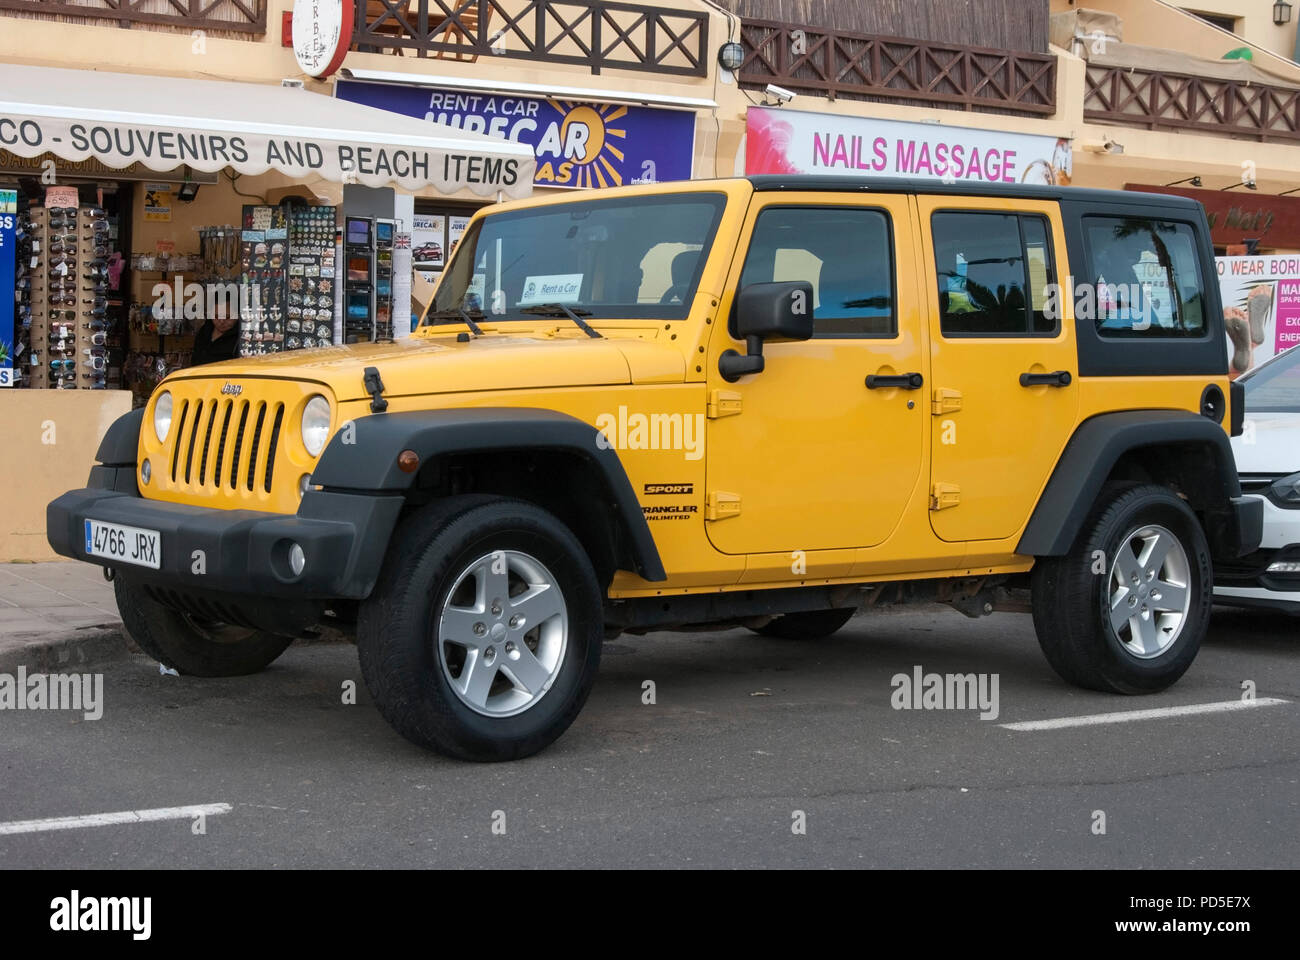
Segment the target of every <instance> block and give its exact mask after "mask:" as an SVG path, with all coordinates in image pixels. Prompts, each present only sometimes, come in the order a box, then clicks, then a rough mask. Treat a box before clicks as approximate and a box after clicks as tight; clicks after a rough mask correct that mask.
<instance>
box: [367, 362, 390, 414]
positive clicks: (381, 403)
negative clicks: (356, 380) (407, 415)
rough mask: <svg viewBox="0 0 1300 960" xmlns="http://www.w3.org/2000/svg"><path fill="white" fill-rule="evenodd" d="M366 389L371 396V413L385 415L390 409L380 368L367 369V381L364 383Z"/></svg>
mask: <svg viewBox="0 0 1300 960" xmlns="http://www.w3.org/2000/svg"><path fill="white" fill-rule="evenodd" d="M362 382H363V383H364V384H365V387H366V393H368V394H370V412H371V413H383V412H384V411H385V410H387V409H388V401H387V400H385V399H384V381H383V380H382V379H380V376H379V368H378V367H366V373H365V379H364V380H363V381H362Z"/></svg>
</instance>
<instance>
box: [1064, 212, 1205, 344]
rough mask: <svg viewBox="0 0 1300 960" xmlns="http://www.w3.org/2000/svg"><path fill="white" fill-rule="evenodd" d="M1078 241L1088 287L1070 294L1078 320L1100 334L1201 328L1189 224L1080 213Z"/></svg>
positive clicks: (1195, 332)
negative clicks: (1093, 324)
mask: <svg viewBox="0 0 1300 960" xmlns="http://www.w3.org/2000/svg"><path fill="white" fill-rule="evenodd" d="M1083 242H1084V247H1085V248H1086V250H1085V252H1086V253H1087V257H1088V265H1089V276H1088V278H1087V279H1088V281H1089V287H1090V289H1085V290H1083V291H1078V292H1076V294H1075V299H1076V305H1075V313H1076V314H1077V315H1078V317H1079V319H1080V320H1083V319H1093V320H1095V322H1096V325H1097V332H1098V333H1100V334H1101V335H1102V336H1103V337H1125V338H1127V337H1143V338H1156V337H1199V336H1201V335H1202V334H1204V333H1205V287H1204V278H1203V277H1202V276H1201V268H1200V257H1199V255H1198V254H1197V249H1196V234H1195V232H1194V231H1193V230H1192V227H1191V225H1190V224H1186V223H1174V222H1169V221H1164V220H1155V219H1151V218H1148V217H1100V216H1096V217H1094V216H1089V217H1084V218H1083ZM1089 294H1091V295H1092V296H1091V299H1092V300H1093V303H1091V304H1089V303H1088V302H1087V300H1088V298H1089ZM1080 297H1082V298H1083V302H1082V303H1079V302H1077V301H1079V299H1080ZM1085 308H1091V312H1090V313H1088V312H1087V311H1086V309H1085Z"/></svg>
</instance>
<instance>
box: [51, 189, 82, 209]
mask: <svg viewBox="0 0 1300 960" xmlns="http://www.w3.org/2000/svg"><path fill="white" fill-rule="evenodd" d="M80 202H81V201H80V200H79V199H78V194H77V188H76V187H46V188H45V206H46V207H75V206H77V205H78V204H79V203H80Z"/></svg>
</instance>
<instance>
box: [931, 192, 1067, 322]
mask: <svg viewBox="0 0 1300 960" xmlns="http://www.w3.org/2000/svg"><path fill="white" fill-rule="evenodd" d="M930 231H931V233H932V234H933V236H934V262H935V270H936V272H937V273H938V278H939V329H940V330H941V331H942V332H943V335H944V336H993V337H996V336H1001V337H1014V336H1021V337H1024V336H1036V335H1045V334H1047V335H1050V334H1054V333H1056V331H1057V319H1056V311H1055V310H1054V309H1053V305H1054V300H1053V299H1052V296H1051V287H1052V285H1053V284H1054V283H1055V282H1056V278H1055V268H1054V266H1053V259H1052V246H1051V240H1050V239H1049V237H1048V229H1047V221H1046V220H1045V219H1044V218H1043V217H1039V216H1031V215H1027V214H1015V213H984V212H970V213H967V212H953V211H949V212H943V213H935V214H934V215H933V216H932V217H931V219H930Z"/></svg>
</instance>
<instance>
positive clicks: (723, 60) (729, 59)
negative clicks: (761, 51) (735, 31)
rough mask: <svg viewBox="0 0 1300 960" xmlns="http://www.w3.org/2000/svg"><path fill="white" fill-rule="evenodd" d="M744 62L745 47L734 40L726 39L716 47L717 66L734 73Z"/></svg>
mask: <svg viewBox="0 0 1300 960" xmlns="http://www.w3.org/2000/svg"><path fill="white" fill-rule="evenodd" d="M744 62H745V48H744V47H743V46H742V45H741V44H739V43H737V42H736V41H735V40H728V41H727V42H726V43H724V44H723V45H722V46H720V47H718V66H720V67H721V68H722V69H723V70H730V71H731V72H732V73H735V72H736V71H737V70H739V69H740V65H741V64H742V63H744Z"/></svg>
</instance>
